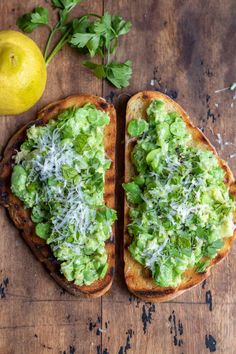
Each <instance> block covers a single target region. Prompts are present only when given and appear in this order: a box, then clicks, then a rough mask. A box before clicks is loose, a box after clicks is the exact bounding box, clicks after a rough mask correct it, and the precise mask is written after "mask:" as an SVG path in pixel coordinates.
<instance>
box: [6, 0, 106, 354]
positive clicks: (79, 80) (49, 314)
mask: <svg viewBox="0 0 236 354" xmlns="http://www.w3.org/2000/svg"><path fill="white" fill-rule="evenodd" d="M36 5H42V6H47V7H50V5H49V1H44V0H39V1H37V2H35V1H33V0H30V1H27V2H19V1H16V0H12V1H5V0H4V1H1V3H0V13H1V19H0V29H10V28H11V29H17V28H16V25H15V22H16V19H17V18H18V17H19V16H20V15H22V14H23V13H25V12H27V11H31V10H32V9H33V8H34V7H35V6H36ZM91 9H92V10H93V11H94V12H97V13H102V1H97V2H96V3H94V2H93V1H92V0H90V1H86V2H84V3H83V4H81V6H79V7H78V8H77V9H75V11H74V16H76V15H79V14H81V13H85V12H88V10H89V11H91ZM54 19H56V13H54ZM46 34H47V29H43V28H41V29H39V30H37V31H35V32H34V33H33V34H32V35H30V36H31V37H32V38H33V39H34V40H35V41H36V42H37V43H38V44H39V46H40V47H41V48H43V45H44V44H45V39H46ZM82 60H83V58H82V57H81V56H79V55H78V53H77V52H76V51H75V50H73V49H71V48H69V47H65V48H63V50H62V51H61V52H60V53H59V54H58V55H57V56H56V57H55V58H54V59H53V61H52V62H51V64H50V65H49V67H48V81H47V87H46V90H45V93H44V95H43V97H42V98H41V100H40V101H39V102H38V103H37V104H36V106H35V107H33V108H32V109H31V110H30V111H29V112H27V113H25V114H22V115H20V116H19V117H1V129H0V148H1V149H2V148H3V147H4V145H5V144H6V142H7V140H8V139H9V137H10V136H11V135H12V134H13V133H14V132H15V131H16V130H17V129H18V128H19V127H20V126H21V125H22V124H24V123H25V122H28V121H29V120H31V119H34V117H35V113H36V111H37V110H38V109H39V108H42V107H43V106H44V105H45V104H47V103H49V102H52V101H54V100H57V99H59V98H63V97H65V96H68V95H70V94H78V93H82V92H87V93H91V94H97V95H101V94H102V83H101V81H100V80H98V79H96V78H94V76H92V75H91V74H89V73H88V72H87V70H86V69H85V68H83V67H82V65H81V61H82ZM0 229H1V237H0V254H1V257H0V354H39V353H40V354H41V353H42V354H46V353H52V354H54V353H55V354H59V353H61V354H62V353H63V354H64V353H66V354H69V353H70V354H72V353H82V354H83V353H84V354H87V353H91V354H94V353H96V351H97V347H100V345H101V337H100V336H99V335H97V334H96V331H97V328H99V326H100V324H99V323H100V321H101V300H100V299H96V300H93V301H92V300H88V299H77V298H75V297H73V296H72V295H69V294H66V293H64V292H63V291H62V290H61V289H60V288H59V287H58V286H57V285H56V283H55V282H54V281H53V279H52V278H51V277H50V276H49V275H48V274H47V272H46V271H45V270H44V269H43V268H42V266H41V265H40V264H39V263H38V262H37V261H36V259H35V258H34V256H33V255H32V253H31V252H30V250H29V249H28V248H27V246H26V245H25V244H24V243H23V241H22V240H21V238H20V236H19V233H18V232H17V230H16V229H15V228H14V226H13V225H12V224H11V223H10V221H9V219H8V218H7V215H6V212H5V210H3V209H1V210H0ZM94 326H95V327H96V329H94V328H95V327H94Z"/></svg>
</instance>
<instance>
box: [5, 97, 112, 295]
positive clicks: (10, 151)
mask: <svg viewBox="0 0 236 354" xmlns="http://www.w3.org/2000/svg"><path fill="white" fill-rule="evenodd" d="M86 103H92V104H94V105H95V106H96V107H97V109H99V110H102V111H105V112H107V113H108V114H109V116H110V124H109V125H108V126H107V127H106V129H105V138H104V145H105V151H106V154H107V155H108V156H109V158H110V159H111V160H112V161H113V163H112V165H111V168H110V169H109V171H107V173H106V177H105V194H104V200H105V203H106V205H107V206H109V207H110V208H114V207H115V194H114V190H115V142H116V112H115V109H114V107H113V106H112V105H110V104H108V103H107V102H106V101H105V100H104V99H103V98H101V97H97V96H91V95H80V96H71V97H68V98H66V99H64V100H60V101H57V102H55V103H52V104H49V105H48V106H46V107H45V108H43V109H42V110H41V111H40V112H39V113H38V115H37V119H36V120H34V121H32V122H30V123H28V124H27V125H25V126H23V127H22V128H21V129H20V130H18V131H17V132H16V134H15V135H13V137H12V138H11V139H10V141H9V142H8V144H7V146H6V148H5V151H4V154H3V159H2V161H1V163H0V204H1V205H2V206H4V207H5V208H7V210H8V212H9V215H10V218H11V219H12V221H13V222H14V224H15V226H16V227H17V228H18V229H19V230H20V231H21V235H22V237H23V238H24V240H25V241H26V243H27V244H28V246H29V247H30V248H31V250H32V251H33V253H34V254H35V256H36V257H37V259H38V260H39V261H40V262H41V263H42V264H43V265H44V266H45V267H46V268H47V270H48V271H49V273H50V275H51V276H52V277H53V278H54V279H55V281H56V282H57V283H58V284H59V285H60V286H61V287H62V288H64V289H65V290H67V291H68V292H69V293H71V294H73V295H76V296H80V295H83V296H86V297H91V298H96V297H99V296H102V295H103V294H105V293H106V292H107V291H108V290H109V289H110V287H111V284H112V279H113V274H114V263H115V245H114V239H113V236H114V231H115V229H114V225H113V229H112V233H113V235H112V236H111V238H110V239H109V240H108V241H106V251H107V254H108V271H107V274H106V276H105V277H104V278H103V279H101V280H97V281H95V282H94V283H92V284H91V285H88V286H85V285H84V286H78V285H75V284H74V283H73V282H70V281H68V280H67V279H66V278H65V277H64V276H63V275H62V274H61V273H60V263H59V262H58V261H57V260H56V258H55V257H54V256H53V254H52V251H51V248H50V247H49V246H48V245H47V244H46V243H45V241H44V240H42V239H41V238H39V237H38V236H37V235H36V233H35V226H34V223H33V222H32V221H31V218H30V214H31V211H30V209H25V208H24V205H23V203H22V202H21V201H20V200H19V199H18V198H17V197H16V196H15V195H14V194H13V193H12V192H11V188H10V184H11V173H12V168H13V166H14V159H13V157H14V155H15V154H16V151H17V150H18V149H19V147H20V145H21V144H22V143H23V142H24V140H25V138H26V131H27V129H28V128H29V127H30V126H32V125H33V124H35V125H44V124H47V122H48V121H49V120H50V119H53V118H56V117H57V115H58V113H60V112H61V111H63V110H64V109H66V108H69V107H72V106H76V107H80V106H83V105H84V104H86Z"/></svg>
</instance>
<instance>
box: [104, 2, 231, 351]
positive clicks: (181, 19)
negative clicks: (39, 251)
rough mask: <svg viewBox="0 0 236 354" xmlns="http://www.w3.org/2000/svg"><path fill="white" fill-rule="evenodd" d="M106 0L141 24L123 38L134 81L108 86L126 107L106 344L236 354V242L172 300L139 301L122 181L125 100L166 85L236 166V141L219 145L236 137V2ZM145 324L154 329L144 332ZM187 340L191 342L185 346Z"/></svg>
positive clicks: (107, 90) (120, 54)
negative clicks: (128, 272) (130, 273)
mask: <svg viewBox="0 0 236 354" xmlns="http://www.w3.org/2000/svg"><path fill="white" fill-rule="evenodd" d="M104 4H105V10H108V11H111V12H113V13H117V14H121V15H123V16H124V17H126V18H129V19H131V21H132V23H133V29H132V30H131V32H130V34H129V35H128V36H127V37H125V38H123V39H122V41H121V42H122V48H124V50H121V51H118V53H117V57H118V59H119V60H126V59H132V60H133V67H134V75H133V79H132V82H131V86H130V87H129V88H127V89H123V90H122V91H120V90H114V89H113V88H112V87H110V86H109V85H107V84H105V85H104V96H107V97H108V98H110V99H111V100H113V101H114V103H115V105H116V107H118V132H119V131H120V133H119V134H120V135H119V137H118V140H117V151H119V155H118V157H117V160H118V161H117V163H118V175H117V181H118V185H117V191H118V193H117V198H118V201H117V208H118V211H119V223H118V225H117V233H116V238H117V260H116V261H117V265H116V269H117V273H116V279H115V284H114V285H113V287H112V289H111V291H110V294H109V295H108V296H105V297H103V304H102V306H103V324H102V328H103V330H104V332H102V345H103V350H105V349H107V351H108V352H109V353H119V354H122V353H126V352H128V353H130V354H131V353H139V354H149V353H155V354H156V353H158V354H165V353H175V354H181V353H185V354H186V353H191V354H192V353H193V354H195V353H196V354H198V353H209V352H213V351H216V352H217V353H232V354H233V353H234V351H235V349H234V348H235V339H234V336H235V331H236V322H235V320H234V315H233V314H234V313H235V309H236V307H235V306H236V304H235V300H234V293H235V290H236V280H235V276H234V274H235V271H236V268H235V264H236V262H235V261H236V258H235V257H236V254H235V252H236V251H235V250H236V248H235V247H236V246H234V248H233V250H232V251H231V253H230V255H229V257H228V258H227V259H226V260H224V261H223V262H222V263H221V264H220V265H219V266H217V268H216V269H214V270H213V272H212V275H211V277H210V278H209V279H208V280H207V281H206V282H205V283H204V284H202V285H200V286H198V287H196V288H195V289H192V290H190V291H188V292H186V293H184V294H183V295H182V296H180V297H178V298H177V299H174V300H173V301H172V302H170V303H164V304H158V305H155V306H153V305H151V304H148V303H144V302H142V301H141V302H139V301H137V300H135V299H134V298H133V297H132V296H130V294H129V293H128V291H127V290H126V289H125V288H124V286H123V284H124V277H123V260H122V237H123V229H122V227H123V219H122V214H123V204H122V201H123V192H122V188H121V183H122V181H123V173H124V169H123V156H124V145H123V143H124V141H123V139H124V135H123V130H124V125H125V123H124V121H125V109H124V105H125V103H126V102H127V100H128V98H129V96H130V95H132V94H134V93H135V92H137V91H140V90H144V89H148V90H161V91H163V92H166V93H167V94H169V95H170V96H172V98H174V99H177V101H178V102H179V103H180V104H181V105H182V106H183V107H184V108H185V109H186V110H187V112H188V113H189V115H190V117H191V118H192V120H193V122H194V123H195V124H196V125H198V126H199V127H201V128H204V130H205V133H206V135H207V136H208V137H209V138H210V140H211V141H212V142H213V143H214V144H215V146H216V147H217V149H218V151H219V153H220V155H221V156H222V157H223V158H225V159H227V160H228V161H229V164H230V167H231V168H232V170H233V172H234V173H235V172H236V164H235V158H229V156H230V155H232V154H234V153H235V150H236V148H235V146H234V145H224V146H221V145H220V144H219V140H220V139H219V137H222V139H223V141H224V142H230V143H234V144H235V143H236V140H235V139H236V138H235V135H236V127H235V119H234V115H235V109H236V107H234V106H235V105H236V102H235V101H234V100H233V95H234V94H233V93H232V92H230V91H225V92H222V93H219V94H216V93H215V91H216V90H218V89H221V88H223V87H226V86H228V85H229V84H230V83H231V82H232V81H234V80H235V78H234V73H235V71H236V63H235V61H234V60H233V58H234V56H235V54H236V47H235V45H233V41H234V40H233V38H235V36H234V33H235V29H236V27H235V16H236V8H235V4H234V1H232V0H227V1H222V0H221V1H218V2H217V4H216V3H215V2H214V1H212V0H210V1H207V2H204V1H199V2H196V1H194V0H191V1H181V0H176V1H175V0H170V1H164V0H159V1H154V0H153V1H151V0H146V1H141V0H138V1H135V2H131V1H126V0H120V1H119V2H114V1H105V2H104ZM234 102H235V103H234ZM121 131H122V132H121ZM217 134H221V135H220V136H219V135H217ZM111 308H112V310H111ZM154 309H155V311H154ZM173 311H174V312H173ZM170 316H171V317H170ZM174 318H175V320H174ZM149 319H150V323H149ZM174 321H176V326H177V329H176V331H177V338H176V339H175V338H174V333H175V329H174V328H173V329H172V332H173V333H172V334H170V327H171V325H172V327H173V326H174V324H173V322H174ZM179 321H180V322H181V323H182V324H183V331H184V332H183V334H180V332H181V331H182V330H181V324H180V328H178V326H179V324H178V323H179ZM145 323H146V324H147V330H146V334H144V331H143V326H144V324H145ZM106 327H107V328H106ZM132 331H133V332H134V333H133V332H132ZM181 340H183V343H182V342H180V345H179V342H178V341H181ZM215 341H216V344H215ZM175 344H176V345H175Z"/></svg>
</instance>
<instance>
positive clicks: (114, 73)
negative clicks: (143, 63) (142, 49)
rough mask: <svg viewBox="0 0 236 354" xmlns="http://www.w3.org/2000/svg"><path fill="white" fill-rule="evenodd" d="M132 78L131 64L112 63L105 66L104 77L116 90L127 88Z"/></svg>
mask: <svg viewBox="0 0 236 354" xmlns="http://www.w3.org/2000/svg"><path fill="white" fill-rule="evenodd" d="M131 76H132V62H131V61H130V60H127V61H126V62H125V63H117V62H115V61H114V62H112V63H110V64H108V65H107V68H106V77H107V80H108V81H110V82H111V83H112V84H113V85H114V86H116V87H117V88H123V87H127V86H128V85H129V80H130V78H131Z"/></svg>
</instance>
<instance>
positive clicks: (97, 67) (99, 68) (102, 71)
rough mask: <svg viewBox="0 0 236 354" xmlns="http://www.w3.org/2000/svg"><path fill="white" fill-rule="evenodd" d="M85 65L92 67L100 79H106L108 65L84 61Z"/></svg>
mask: <svg viewBox="0 0 236 354" xmlns="http://www.w3.org/2000/svg"><path fill="white" fill-rule="evenodd" d="M83 65H84V66H85V67H86V68H88V69H90V70H91V71H92V72H93V73H94V75H95V76H96V77H97V78H99V79H105V78H106V66H105V65H103V64H95V63H92V62H91V61H84V62H83Z"/></svg>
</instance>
